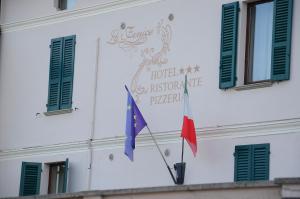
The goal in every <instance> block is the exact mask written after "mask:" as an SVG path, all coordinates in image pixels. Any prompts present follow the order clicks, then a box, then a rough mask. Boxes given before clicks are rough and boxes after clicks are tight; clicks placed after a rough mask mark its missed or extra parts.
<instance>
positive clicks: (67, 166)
mask: <svg viewBox="0 0 300 199" xmlns="http://www.w3.org/2000/svg"><path fill="white" fill-rule="evenodd" d="M68 174H69V158H67V159H66V161H65V165H64V184H63V193H66V192H67V185H68Z"/></svg>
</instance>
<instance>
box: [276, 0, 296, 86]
mask: <svg viewBox="0 0 300 199" xmlns="http://www.w3.org/2000/svg"><path fill="white" fill-rule="evenodd" d="M274 2H275V6H274V22H273V45H272V69H271V79H272V80H276V81H279V80H288V79H289V78H290V55H291V33H292V11H293V0H275V1H274Z"/></svg>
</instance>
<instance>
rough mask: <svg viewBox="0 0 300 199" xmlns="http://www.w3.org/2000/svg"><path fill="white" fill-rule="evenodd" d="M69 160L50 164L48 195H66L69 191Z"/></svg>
mask: <svg viewBox="0 0 300 199" xmlns="http://www.w3.org/2000/svg"><path fill="white" fill-rule="evenodd" d="M68 166H69V161H68V159H67V160H66V161H65V162H56V163H51V164H48V167H49V183H48V194H52V193H65V192H66V189H67V181H68V179H67V176H68Z"/></svg>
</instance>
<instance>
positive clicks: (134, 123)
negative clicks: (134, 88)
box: [124, 86, 147, 161]
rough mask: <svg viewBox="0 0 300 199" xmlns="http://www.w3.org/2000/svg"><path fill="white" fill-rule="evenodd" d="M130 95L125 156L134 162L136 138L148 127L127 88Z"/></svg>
mask: <svg viewBox="0 0 300 199" xmlns="http://www.w3.org/2000/svg"><path fill="white" fill-rule="evenodd" d="M125 88H126V90H127V93H128V100H127V117H126V139H125V151H124V153H125V155H127V156H128V158H129V159H130V160H131V161H133V150H134V149H135V137H136V136H137V135H138V134H139V132H140V131H141V130H142V129H143V128H144V127H145V126H147V123H146V121H145V120H144V118H143V115H142V114H141V112H140V110H139V108H138V107H137V105H136V103H135V101H134V99H133V97H132V96H131V94H130V92H129V90H128V88H127V87H126V86H125Z"/></svg>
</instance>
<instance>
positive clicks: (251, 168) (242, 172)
mask: <svg viewBox="0 0 300 199" xmlns="http://www.w3.org/2000/svg"><path fill="white" fill-rule="evenodd" d="M269 154H270V144H255V145H242V146H236V147H235V153H234V156H235V162H234V181H251V180H268V179H269V161H270V155H269Z"/></svg>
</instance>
